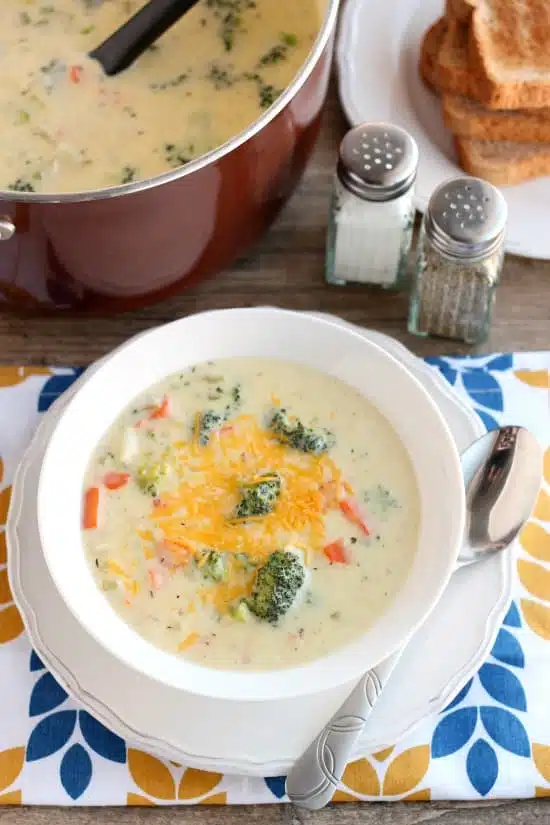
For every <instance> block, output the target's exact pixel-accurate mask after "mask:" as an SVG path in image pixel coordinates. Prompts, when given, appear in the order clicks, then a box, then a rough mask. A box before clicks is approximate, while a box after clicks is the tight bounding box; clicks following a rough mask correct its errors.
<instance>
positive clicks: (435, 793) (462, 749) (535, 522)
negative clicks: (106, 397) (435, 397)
mask: <svg viewBox="0 0 550 825" xmlns="http://www.w3.org/2000/svg"><path fill="white" fill-rule="evenodd" d="M428 361H429V363H430V364H431V365H432V368H433V369H436V370H439V371H440V372H441V374H442V375H443V376H444V377H445V379H446V380H447V381H448V382H449V383H450V384H452V386H453V387H454V388H455V390H456V392H457V393H458V394H459V395H460V396H462V398H463V399H465V400H467V401H468V403H470V404H471V405H472V406H473V408H474V409H475V411H476V413H477V414H478V415H479V416H480V418H481V419H482V421H483V423H484V424H485V425H486V426H487V428H489V429H491V428H494V427H496V426H498V425H501V424H504V423H514V424H523V425H525V426H526V427H528V428H529V429H531V431H532V432H533V433H534V434H535V435H536V436H537V437H538V438H539V439H540V441H541V443H542V444H543V446H544V448H545V451H546V452H545V463H544V472H545V480H544V484H543V488H542V490H541V492H540V496H539V499H538V502H537V506H536V509H535V512H534V514H533V517H532V519H531V521H530V523H529V524H528V525H527V526H526V528H525V530H524V532H523V533H522V536H521V542H520V550H519V553H518V557H517V561H516V565H515V567H516V570H515V584H514V598H513V602H512V604H511V606H510V609H509V611H508V614H507V616H506V618H505V620H504V624H503V627H502V629H501V630H500V632H499V635H498V638H497V640H496V642H495V644H494V647H493V649H492V651H491V654H490V656H489V658H488V660H487V662H486V663H485V664H484V665H483V666H482V668H481V669H480V671H479V673H478V674H477V675H476V676H475V677H474V678H473V679H472V680H471V681H470V682H468V684H467V685H466V686H465V687H464V688H463V690H462V691H461V692H460V694H459V695H458V696H457V697H456V698H455V700H454V701H453V702H452V703H451V704H450V705H449V707H448V708H446V709H445V710H444V711H443V713H441V714H440V715H438V716H434V717H433V718H431V719H429V720H428V721H426V722H424V723H423V724H422V725H421V726H420V727H419V728H417V729H416V730H415V731H414V732H413V734H412V735H410V736H408V737H407V738H406V739H405V740H403V741H401V742H398V743H396V744H395V746H394V747H393V748H388V749H386V750H384V751H382V752H379V753H375V754H364V758H362V759H361V760H360V761H358V762H355V763H354V764H352V765H350V766H349V767H348V769H347V770H346V773H345V775H344V778H343V783H342V786H341V789H340V790H339V791H338V792H337V793H336V796H335V801H341V802H345V801H357V800H380V799H384V800H398V799H406V800H429V799H476V798H479V797H532V796H541V797H542V796H550V712H549V697H550V353H548V352H547V353H543V352H538V353H521V354H498V355H492V356H483V357H473V358H430V359H428ZM80 372H81V370H79V369H74V368H67V369H59V368H55V369H48V368H44V367H0V673H1V674H2V681H3V691H6V690H7V689H9V691H10V695H11V696H13V695H16V696H17V697H18V700H17V703H16V706H17V707H18V712H17V713H15V714H14V712H13V702H10V707H11V710H10V713H9V714H8V713H7V712H6V711H4V710H3V704H2V701H1V700H0V804H4V805H9V804H11V805H19V804H48V805H70V804H81V805H162V804H170V803H181V804H196V803H198V804H234V803H239V804H243V803H269V802H277V801H284V799H285V797H284V777H275V778H273V777H272V778H266V779H247V778H243V777H239V776H223V775H221V774H214V773H205V772H202V771H197V770H193V769H191V768H186V767H185V766H184V765H175V764H173V763H172V762H164V761H161V760H159V759H157V758H155V757H153V756H150V755H148V754H146V753H143V752H141V751H138V750H136V749H133V748H132V747H131V746H130V745H127V744H126V743H125V742H124V741H123V740H122V739H120V738H119V737H118V736H116V735H115V734H113V733H111V732H110V731H108V730H106V729H105V728H104V727H103V726H102V725H101V724H100V723H99V722H97V721H96V720H95V719H93V718H92V717H91V716H90V715H89V714H88V713H87V712H86V711H84V710H82V709H80V708H79V707H78V706H77V705H76V704H75V703H74V702H73V701H72V700H71V699H69V698H68V697H67V695H66V693H65V691H64V690H63V689H62V688H61V687H60V686H59V685H58V684H57V683H56V682H55V680H54V679H53V677H52V676H51V675H50V674H49V673H48V672H46V670H45V668H44V666H43V664H42V662H41V661H40V660H39V658H38V657H37V655H36V654H35V653H34V652H33V651H31V648H30V645H29V642H28V640H27V639H26V637H25V633H24V630H23V626H22V623H21V619H20V617H19V615H18V612H17V609H16V607H15V606H14V605H13V603H12V599H11V594H10V589H9V585H8V580H7V574H6V566H5V564H6V543H5V536H4V527H3V525H4V523H5V519H6V513H7V508H8V503H9V497H10V483H11V480H12V478H13V473H14V470H15V467H16V466H17V462H18V461H19V459H20V457H21V454H22V452H23V450H24V448H25V446H26V444H27V443H28V441H29V438H30V437H31V435H32V433H33V431H34V429H35V427H36V425H37V422H38V419H39V416H40V414H41V413H43V412H44V411H45V410H47V409H48V408H49V406H50V405H51V404H52V402H53V401H54V400H55V399H56V398H57V397H58V395H60V394H61V393H62V392H63V391H64V390H65V389H67V387H69V386H70V384H71V383H72V382H73V381H74V380H75V378H76V377H77V376H78V375H79V374H80ZM466 609H467V605H465V610H466ZM60 632H62V629H60ZM457 632H460V628H457Z"/></svg>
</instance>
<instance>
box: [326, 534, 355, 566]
mask: <svg viewBox="0 0 550 825" xmlns="http://www.w3.org/2000/svg"><path fill="white" fill-rule="evenodd" d="M323 553H324V554H325V556H326V557H327V559H328V560H329V562H330V563H331V564H349V560H348V555H347V553H346V548H345V547H344V542H343V541H342V539H337V540H336V541H333V542H331V543H330V544H327V545H326V547H323Z"/></svg>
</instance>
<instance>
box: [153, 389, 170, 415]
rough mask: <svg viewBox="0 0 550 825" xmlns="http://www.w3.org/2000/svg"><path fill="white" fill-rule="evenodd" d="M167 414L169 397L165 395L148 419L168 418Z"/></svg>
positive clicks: (168, 411) (168, 412) (168, 413)
mask: <svg viewBox="0 0 550 825" xmlns="http://www.w3.org/2000/svg"><path fill="white" fill-rule="evenodd" d="M169 415H170V398H169V396H168V395H165V396H164V398H163V399H162V401H161V403H160V404H159V405H158V407H155V408H154V410H153V412H152V413H151V415H150V416H149V421H155V420H156V419H157V418H168V416H169Z"/></svg>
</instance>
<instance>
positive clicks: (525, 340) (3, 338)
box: [0, 88, 550, 825]
mask: <svg viewBox="0 0 550 825" xmlns="http://www.w3.org/2000/svg"><path fill="white" fill-rule="evenodd" d="M344 131H345V123H344V120H343V118H342V116H341V114H340V111H339V108H338V103H337V100H336V94H335V91H334V88H333V89H332V90H331V94H330V97H329V101H328V104H327V110H326V115H325V119H324V125H323V131H322V135H321V138H320V140H319V144H318V146H317V150H316V152H315V155H314V158H313V160H312V162H311V164H310V166H309V169H308V171H307V173H306V175H305V177H304V180H303V182H302V185H301V186H300V188H299V190H298V192H297V193H296V194H295V196H294V197H293V199H292V200H291V202H290V203H289V204H288V206H287V207H286V209H285V210H284V212H283V214H282V215H281V216H280V218H279V219H278V221H277V222H276V224H275V225H274V226H273V227H272V228H271V230H270V231H269V233H268V234H267V235H266V237H265V238H264V239H263V241H262V242H261V243H260V244H259V245H258V246H257V247H256V248H255V249H253V250H251V251H250V252H249V254H248V255H247V256H246V257H244V258H242V259H240V260H239V261H237V262H236V263H235V264H234V265H233V266H232V267H231V268H230V269H228V270H226V271H225V272H221V273H220V274H219V275H218V276H217V277H215V278H212V279H211V280H209V281H206V282H204V283H203V284H201V285H200V286H197V287H195V288H193V289H190V290H189V291H188V292H186V293H185V294H183V295H181V296H180V297H177V298H173V299H171V300H169V301H165V302H164V303H162V304H158V305H157V306H154V307H151V308H150V309H147V310H142V311H140V312H133V313H128V314H126V315H123V316H119V317H115V318H103V319H100V318H98V319H94V320H90V319H86V320H83V319H80V318H68V317H67V318H65V317H63V318H58V319H55V320H52V319H29V318H25V319H22V318H16V317H13V316H12V315H8V314H0V353H1V356H0V358H1V360H2V361H3V362H4V363H6V362H10V363H21V364H25V363H27V364H30V363H48V364H60V365H61V364H87V363H89V362H90V361H92V360H94V359H95V358H97V357H98V356H101V355H103V354H104V353H106V352H109V350H111V349H112V348H113V347H114V346H116V345H117V344H119V343H121V342H122V341H123V340H124V339H126V338H127V337H128V336H130V335H133V334H135V333H137V332H139V331H141V330H145V329H148V328H149V327H151V326H154V325H156V324H159V323H163V322H165V321H170V320H173V319H175V318H178V317H180V316H183V315H188V314H190V313H193V312H199V311H201V310H206V309H213V308H222V307H237V306H241V307H242V306H254V305H261V304H272V305H278V306H282V307H287V308H291V309H302V310H319V311H325V312H333V313H335V314H337V315H340V316H341V317H343V318H346V319H347V320H349V321H353V322H355V323H358V324H362V325H364V326H369V327H372V328H374V329H377V330H380V331H382V332H386V333H388V334H389V335H393V336H395V337H396V338H398V339H399V340H401V341H403V342H404V343H405V344H406V345H407V346H408V347H409V348H410V349H411V350H413V351H414V352H416V353H417V354H419V355H427V354H436V353H453V352H466V351H469V350H468V349H467V348H460V347H459V346H457V344H456V343H453V342H444V341H431V340H425V339H418V338H414V337H412V336H410V335H408V333H407V332H406V314H407V299H406V297H405V296H403V295H401V296H395V295H389V294H383V293H380V292H377V291H374V290H369V289H368V288H363V287H358V288H348V289H346V288H335V287H328V286H326V285H325V284H324V282H323V277H322V272H323V257H324V239H325V229H326V220H327V202H328V197H329V192H330V185H331V174H332V171H333V168H334V162H335V153H336V147H337V145H338V142H339V140H340V138H341V136H342V135H343V133H344ZM549 231H550V225H549ZM545 348H546V349H550V261H549V262H541V261H531V260H525V259H521V258H513V257H509V258H508V259H507V260H506V264H505V267H504V274H503V279H502V283H501V285H500V287H499V292H498V298H497V310H496V315H495V318H494V322H493V328H492V332H491V337H490V339H489V341H488V343H487V344H486V346H485V348H484V349H485V351H492V352H495V351H506V350H508V351H510V350H528V349H545ZM430 820H432V821H434V820H437V821H438V823H441V825H459V823H464V825H466V823H468V825H476V823H480V825H481V823H487V824H489V823H491V824H492V823H494V824H495V825H496V823H498V825H512V823H514V825H517V823H519V824H520V825H527V823H529V825H535V823H545V824H546V823H548V824H549V825H550V806H549V805H548V804H545V803H544V801H542V800H541V801H537V802H534V801H523V802H514V801H497V802H479V803H470V804H460V803H455V804H453V803H447V802H440V803H427V804H425V803H412V804H411V803H409V804H407V803H390V804H372V805H367V804H365V805H339V806H335V807H331V808H328V809H326V810H325V811H322V812H320V813H316V814H307V813H304V812H301V811H299V810H297V809H294V808H293V807H292V806H290V805H276V806H269V807H248V808H244V809H243V808H237V807H227V808H205V807H202V806H201V807H194V808H178V809H174V808H159V809H157V810H153V809H151V808H147V809H138V808H126V809H112V808H101V809H86V808H70V809H54V810H48V809H41V808H27V809H24V808H14V809H10V808H4V809H2V808H0V825H12V823H13V825H21V823H29V825H69V823H71V825H115V823H116V825H139V823H142V822H147V823H150V825H168V824H169V823H171V822H172V821H174V822H176V821H177V822H178V823H181V825H257V823H258V825H259V823H270V824H271V823H273V825H279V823H280V825H300V823H304V825H333V823H336V822H338V823H342V825H355V823H361V824H362V825H370V823H373V825H374V823H376V824H377V825H386V823H390V822H391V825H413V823H414V825H417V823H423V822H428V821H430Z"/></svg>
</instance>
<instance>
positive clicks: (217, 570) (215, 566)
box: [201, 550, 227, 582]
mask: <svg viewBox="0 0 550 825" xmlns="http://www.w3.org/2000/svg"><path fill="white" fill-rule="evenodd" d="M204 555H205V556H206V561H205V562H204V563H203V564H202V565H201V573H202V575H203V576H204V578H205V579H211V580H212V581H214V582H221V581H223V580H224V579H225V577H226V576H227V566H226V563H225V555H224V554H223V553H218V551H217V550H205V552H204V554H203V558H204Z"/></svg>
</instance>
